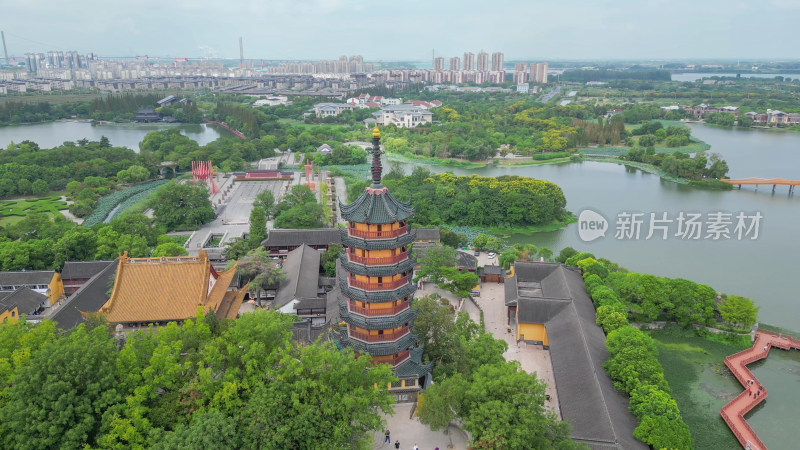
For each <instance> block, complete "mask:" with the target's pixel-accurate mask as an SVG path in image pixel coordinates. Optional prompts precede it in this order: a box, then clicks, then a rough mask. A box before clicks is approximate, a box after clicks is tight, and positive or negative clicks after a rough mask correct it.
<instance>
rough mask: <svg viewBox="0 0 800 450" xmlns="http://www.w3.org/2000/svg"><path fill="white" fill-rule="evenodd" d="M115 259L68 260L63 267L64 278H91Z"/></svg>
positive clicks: (62, 274)
mask: <svg viewBox="0 0 800 450" xmlns="http://www.w3.org/2000/svg"><path fill="white" fill-rule="evenodd" d="M113 263H114V261H67V262H65V263H64V268H63V269H61V279H62V280H75V279H87V280H88V279H89V278H92V277H93V276H95V275H97V274H98V273H100V272H102V271H103V269H105V268H106V267H108V265H109V264H113Z"/></svg>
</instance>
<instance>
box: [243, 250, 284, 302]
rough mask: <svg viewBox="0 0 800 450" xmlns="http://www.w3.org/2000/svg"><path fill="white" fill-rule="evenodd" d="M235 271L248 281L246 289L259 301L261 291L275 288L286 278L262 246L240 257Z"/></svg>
mask: <svg viewBox="0 0 800 450" xmlns="http://www.w3.org/2000/svg"><path fill="white" fill-rule="evenodd" d="M236 272H237V273H238V274H239V275H240V276H241V277H242V279H243V280H244V281H246V282H248V283H249V288H248V289H249V290H250V292H251V293H253V296H254V297H256V298H257V299H258V301H259V303H260V302H261V293H262V292H263V291H265V290H267V289H275V288H277V287H278V285H279V284H280V282H281V281H283V280H284V279H286V274H285V273H283V271H282V270H281V268H280V267H278V266H277V265H276V264H275V263H274V262H273V261H272V260H271V259H270V257H269V255H267V252H266V251H265V250H264V249H263V248H262V247H259V248H257V249H255V250H252V251H251V252H250V253H248V254H247V255H246V256H245V257H244V258H242V259H241V260H240V261H239V265H238V267H237V268H236Z"/></svg>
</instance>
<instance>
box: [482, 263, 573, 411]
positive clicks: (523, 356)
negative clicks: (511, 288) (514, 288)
mask: <svg viewBox="0 0 800 450" xmlns="http://www.w3.org/2000/svg"><path fill="white" fill-rule="evenodd" d="M487 261H488V260H487ZM494 261H496V259H495V260H494ZM480 292H481V296H480V297H478V298H477V299H476V300H477V302H478V305H479V306H480V307H481V308H482V309H483V321H484V324H485V325H486V331H488V332H489V333H492V335H493V336H494V337H495V339H503V340H505V341H506V344H508V350H507V351H506V352H505V353H503V356H504V357H505V358H506V360H507V361H511V360H514V361H519V363H520V366H521V367H522V370H524V371H526V372H528V373H535V374H536V376H537V377H538V378H539V379H540V380H543V381H544V382H545V383H546V384H547V386H546V387H545V391H544V392H545V394H546V395H549V396H550V400H545V402H544V406H545V408H546V409H547V410H548V411H551V412H554V413H555V414H556V415H558V417H561V411H560V409H559V407H558V395H557V392H556V380H555V376H554V375H553V364H552V362H551V361H550V351H549V350H545V349H544V348H543V347H542V346H539V345H528V344H526V343H525V342H524V341H520V342H517V334H516V330H515V329H514V326H513V325H512V326H511V327H510V328H511V331H509V325H508V312H507V311H508V310H507V308H506V303H505V287H504V285H503V284H500V283H483V284H482V285H481V290H480Z"/></svg>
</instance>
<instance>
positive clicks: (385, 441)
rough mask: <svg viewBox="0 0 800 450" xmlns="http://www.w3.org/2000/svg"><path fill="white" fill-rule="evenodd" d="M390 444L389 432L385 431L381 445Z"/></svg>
mask: <svg viewBox="0 0 800 450" xmlns="http://www.w3.org/2000/svg"><path fill="white" fill-rule="evenodd" d="M387 442H388V443H390V444H391V443H392V440H391V439H390V438H389V430H386V439H384V440H383V443H384V444H385V443H387Z"/></svg>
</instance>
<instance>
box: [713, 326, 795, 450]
mask: <svg viewBox="0 0 800 450" xmlns="http://www.w3.org/2000/svg"><path fill="white" fill-rule="evenodd" d="M772 347H776V348H780V349H783V350H791V349H798V350H800V341H798V340H796V339H792V338H790V337H787V336H782V335H779V334H775V333H770V332H767V331H758V332H757V333H756V340H755V342H754V343H753V346H752V347H750V348H748V349H747V350H742V351H741V352H738V353H734V354H733V355H730V356H728V357H726V358H725V365H726V366H728V369H730V371H731V372H733V375H734V376H736V379H737V380H739V383H741V384H742V386H744V388H745V390H744V391H743V392H742V393H741V394H739V395H737V396H736V397H735V398H734V399H733V400H731V401H730V402H729V403H728V404H727V405H725V406H723V407H722V410H721V411H720V412H719V414H720V415H721V416H722V419H723V420H725V423H727V424H728V427H730V429H731V431H733V434H734V435H736V439H738V440H739V443H740V444H742V447H744V448H745V449H746V450H766V448H767V446H766V445H764V443H763V442H762V441H761V439H759V438H758V436H757V435H756V432H755V431H753V429H752V428H750V425H749V424H748V423H747V421H746V420H745V418H744V415H745V414H747V413H748V412H750V411H751V410H752V409H753V408H755V406H756V405H758V404H759V403H761V402H762V401H764V400H766V399H767V387H766V386H763V385H762V384H761V382H760V381H758V379H757V378H756V377H755V375H753V372H751V371H750V369H748V368H747V365H748V364H752V363H754V362H756V361H758V360H761V359H764V358H766V357H767V356H769V351H770V349H771V348H772Z"/></svg>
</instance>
